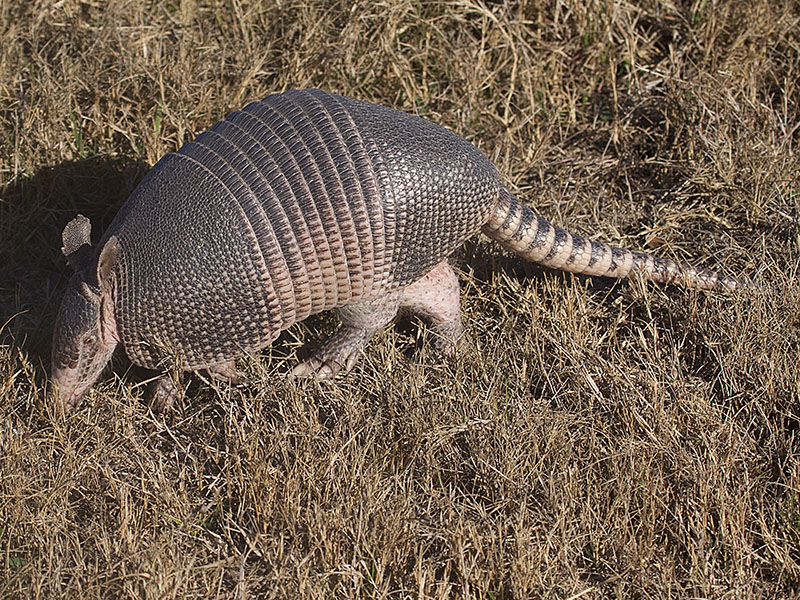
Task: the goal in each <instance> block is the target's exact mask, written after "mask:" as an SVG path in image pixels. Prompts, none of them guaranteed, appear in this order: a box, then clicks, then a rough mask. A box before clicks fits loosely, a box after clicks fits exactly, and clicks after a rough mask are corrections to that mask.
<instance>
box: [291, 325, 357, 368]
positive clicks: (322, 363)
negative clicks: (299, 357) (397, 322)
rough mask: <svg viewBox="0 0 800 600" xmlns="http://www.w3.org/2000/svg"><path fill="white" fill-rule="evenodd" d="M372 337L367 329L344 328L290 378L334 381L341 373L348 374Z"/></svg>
mask: <svg viewBox="0 0 800 600" xmlns="http://www.w3.org/2000/svg"><path fill="white" fill-rule="evenodd" d="M371 335H372V332H370V331H367V330H366V329H355V328H352V327H343V328H342V329H340V330H339V331H337V332H336V333H335V334H334V335H332V336H331V337H329V338H328V339H327V340H325V341H324V342H323V343H322V346H320V347H319V348H318V349H317V351H316V352H314V354H313V356H312V357H311V358H309V359H308V360H307V361H304V362H301V363H300V364H299V365H297V366H296V367H295V368H294V369H292V372H291V373H290V376H291V377H316V378H317V379H320V380H323V379H333V378H334V377H336V374H337V373H339V372H341V371H344V372H345V373H348V372H349V371H350V370H351V369H352V368H353V367H354V366H355V364H356V363H357V362H358V357H359V355H360V354H361V349H362V348H363V347H364V344H366V343H367V340H368V339H369V337H371Z"/></svg>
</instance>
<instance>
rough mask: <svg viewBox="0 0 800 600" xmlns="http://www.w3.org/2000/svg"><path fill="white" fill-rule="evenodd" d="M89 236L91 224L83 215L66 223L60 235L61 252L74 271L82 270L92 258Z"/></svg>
mask: <svg viewBox="0 0 800 600" xmlns="http://www.w3.org/2000/svg"><path fill="white" fill-rule="evenodd" d="M91 234H92V224H91V222H90V221H89V219H87V218H86V217H84V216H83V215H78V216H77V217H75V218H74V219H72V221H70V222H69V223H67V226H66V227H64V231H63V232H62V233H61V241H62V242H63V244H64V246H62V248H61V252H63V253H64V256H66V257H67V262H68V263H69V266H71V267H72V268H73V269H74V270H75V271H80V270H81V269H83V268H84V267H85V266H86V265H87V264H89V261H90V260H91V258H92V241H91V239H90V236H91Z"/></svg>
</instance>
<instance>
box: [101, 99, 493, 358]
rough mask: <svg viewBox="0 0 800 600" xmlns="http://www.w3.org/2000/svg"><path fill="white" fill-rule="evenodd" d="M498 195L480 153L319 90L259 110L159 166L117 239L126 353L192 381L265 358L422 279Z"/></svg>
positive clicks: (256, 106)
mask: <svg viewBox="0 0 800 600" xmlns="http://www.w3.org/2000/svg"><path fill="white" fill-rule="evenodd" d="M499 187H500V184H499V181H498V178H497V174H496V171H495V169H494V167H493V166H492V165H491V163H490V162H489V160H488V159H487V158H486V157H485V156H484V155H483V154H481V153H480V151H478V150H477V149H476V148H475V147H474V146H472V145H471V144H469V143H468V142H466V141H464V140H463V139H461V138H459V137H458V136H456V135H455V134H453V133H452V132H450V131H448V130H446V129H444V128H442V127H439V126H437V125H434V124H432V123H429V122H427V121H424V120H422V119H419V118H416V117H413V116H410V115H407V114H405V113H402V112H399V111H396V110H393V109H390V108H386V107H381V106H375V105H372V104H368V103H365V102H359V101H356V100H351V99H346V98H342V97H339V96H335V95H331V94H327V93H325V92H321V91H319V90H308V91H291V92H287V93H285V94H280V95H273V96H270V97H268V98H266V99H265V100H263V101H261V102H254V103H252V104H250V105H248V106H247V107H245V108H244V109H243V110H241V111H238V112H235V113H233V114H232V115H230V116H229V117H228V118H227V119H226V120H225V121H221V122H219V123H217V124H216V125H215V126H214V127H213V128H212V129H211V130H209V131H207V132H205V133H203V134H201V135H200V136H199V137H198V138H197V139H196V140H194V141H192V142H189V143H187V144H186V145H184V146H183V147H182V148H181V149H180V150H179V151H178V152H177V153H174V154H168V155H167V156H165V157H164V158H163V159H162V160H160V161H159V162H158V164H157V165H156V166H155V167H153V169H152V170H151V171H150V172H149V173H148V175H147V176H146V177H145V179H144V180H143V181H142V183H141V184H140V186H139V187H138V188H137V189H136V190H135V191H134V193H133V194H132V196H131V198H130V199H129V200H128V201H127V203H126V204H125V206H124V207H123V208H122V210H121V211H120V213H119V214H118V216H117V218H116V219H115V221H114V222H113V223H112V225H111V227H110V228H109V231H108V232H107V234H106V236H107V237H108V236H111V235H115V236H117V238H118V239H119V243H120V247H121V253H120V258H119V261H118V267H117V272H116V311H115V312H116V319H117V326H118V330H119V333H120V335H121V338H122V342H123V345H124V346H125V348H126V351H127V353H128V355H129V356H130V357H131V358H132V359H133V360H134V361H135V362H137V363H139V364H141V365H143V366H148V367H155V366H156V365H157V363H158V361H159V359H160V358H161V357H162V356H166V355H170V356H173V357H175V358H177V359H178V360H180V361H182V365H181V366H182V367H183V368H185V369H192V368H197V367H202V366H204V365H208V364H213V363H216V362H221V361H224V360H228V359H230V358H233V357H236V356H239V355H241V354H243V353H245V352H247V351H250V350H254V349H257V348H261V347H263V346H265V345H266V344H268V343H269V342H270V341H272V340H273V339H274V338H275V337H276V336H277V334H278V332H279V331H280V330H281V329H284V328H286V327H288V326H289V325H291V324H292V323H294V322H296V321H299V320H301V319H303V318H305V317H306V316H308V315H309V314H312V313H316V312H319V311H322V310H326V309H330V308H335V307H338V306H344V305H347V304H350V303H353V302H356V301H359V300H362V299H367V298H370V297H374V296H376V295H379V294H385V293H387V292H389V291H391V290H392V289H396V288H398V287H402V286H404V285H407V284H409V283H411V282H413V281H415V280H416V279H418V278H419V277H421V276H422V275H423V274H424V273H425V272H426V271H427V270H429V269H430V268H431V267H432V266H434V265H435V264H437V263H438V262H440V261H441V260H442V259H443V258H445V257H446V256H447V255H448V254H450V253H451V252H452V251H453V250H454V249H455V248H456V247H457V246H458V245H459V244H460V243H461V242H462V241H463V240H464V239H465V238H466V237H468V236H469V235H471V234H472V233H474V232H477V231H478V230H479V229H480V227H481V225H482V224H483V223H484V222H485V221H486V219H487V218H488V216H489V214H490V213H491V212H492V210H493V208H494V206H495V199H496V198H497V196H498V190H499Z"/></svg>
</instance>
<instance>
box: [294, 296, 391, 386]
mask: <svg viewBox="0 0 800 600" xmlns="http://www.w3.org/2000/svg"><path fill="white" fill-rule="evenodd" d="M399 301H400V293H399V292H397V293H394V294H387V295H386V296H383V297H381V298H378V299H372V300H365V301H362V302H357V303H355V304H350V305H348V306H343V307H341V308H339V309H337V310H336V312H337V314H338V315H339V318H340V319H341V321H342V328H341V329H340V330H339V331H337V332H336V333H335V334H333V335H332V336H331V337H330V338H328V339H327V340H325V341H324V342H323V343H322V346H320V347H319V349H318V350H317V351H316V352H315V353H314V354H313V355H312V356H311V358H309V359H308V360H307V361H305V362H302V363H300V364H299V365H297V366H296V367H295V368H294V369H293V370H292V372H291V373H290V375H291V376H292V377H309V376H315V377H316V378H317V379H330V378H332V377H334V376H336V374H337V373H338V372H339V371H342V370H344V371H345V372H347V371H350V369H352V368H353V366H355V364H356V362H358V357H359V355H360V354H361V349H362V348H363V347H364V345H365V344H366V343H367V341H368V340H369V339H370V338H371V337H372V336H373V335H374V334H375V332H376V331H378V330H379V329H382V328H384V327H386V325H388V324H389V323H390V322H391V320H392V319H394V317H395V315H397V310H398V307H399Z"/></svg>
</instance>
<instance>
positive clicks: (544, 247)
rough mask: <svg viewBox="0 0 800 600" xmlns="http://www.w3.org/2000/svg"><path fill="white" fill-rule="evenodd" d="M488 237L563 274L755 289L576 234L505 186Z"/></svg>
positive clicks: (743, 282)
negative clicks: (566, 272) (540, 213)
mask: <svg viewBox="0 0 800 600" xmlns="http://www.w3.org/2000/svg"><path fill="white" fill-rule="evenodd" d="M483 233H484V234H486V235H487V236H489V237H490V238H492V239H493V240H495V241H497V242H500V244H501V245H502V246H503V247H505V248H507V249H509V250H512V251H513V252H516V253H517V254H519V255H520V256H521V257H522V258H524V259H526V260H529V261H531V262H536V263H539V264H541V265H544V266H546V267H551V268H553V269H561V270H562V271H569V272H572V273H582V274H584V275H596V276H601V277H616V278H623V277H630V276H632V275H634V274H636V273H641V274H642V276H644V278H645V279H649V280H651V281H656V282H660V283H672V284H677V285H683V286H686V287H691V288H698V289H702V290H727V291H732V290H739V289H743V288H748V289H750V288H753V284H752V282H750V281H747V280H741V279H734V278H732V277H726V276H724V275H720V274H719V273H717V272H716V271H708V270H705V269H698V268H696V267H693V266H691V265H689V264H686V263H677V262H675V261H673V260H670V259H668V258H657V257H655V256H651V255H650V254H645V253H642V252H632V251H631V250H628V249H626V248H616V247H613V246H609V245H607V244H604V243H602V242H593V241H590V240H587V239H586V238H583V237H581V236H579V235H573V234H571V233H569V232H568V231H565V230H564V229H561V228H560V227H556V226H554V225H551V224H550V222H548V221H547V220H546V219H544V218H542V217H540V216H538V215H537V214H535V213H534V212H533V211H532V210H531V209H530V208H528V207H527V206H525V205H524V204H522V203H521V202H520V201H519V200H518V199H517V198H516V197H515V196H514V195H513V194H512V193H511V192H509V191H508V190H507V189H505V187H504V188H502V191H501V193H500V201H499V202H498V204H497V208H496V209H495V211H494V214H492V216H491V217H490V218H489V220H488V221H487V223H486V224H485V225H484V226H483Z"/></svg>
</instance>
